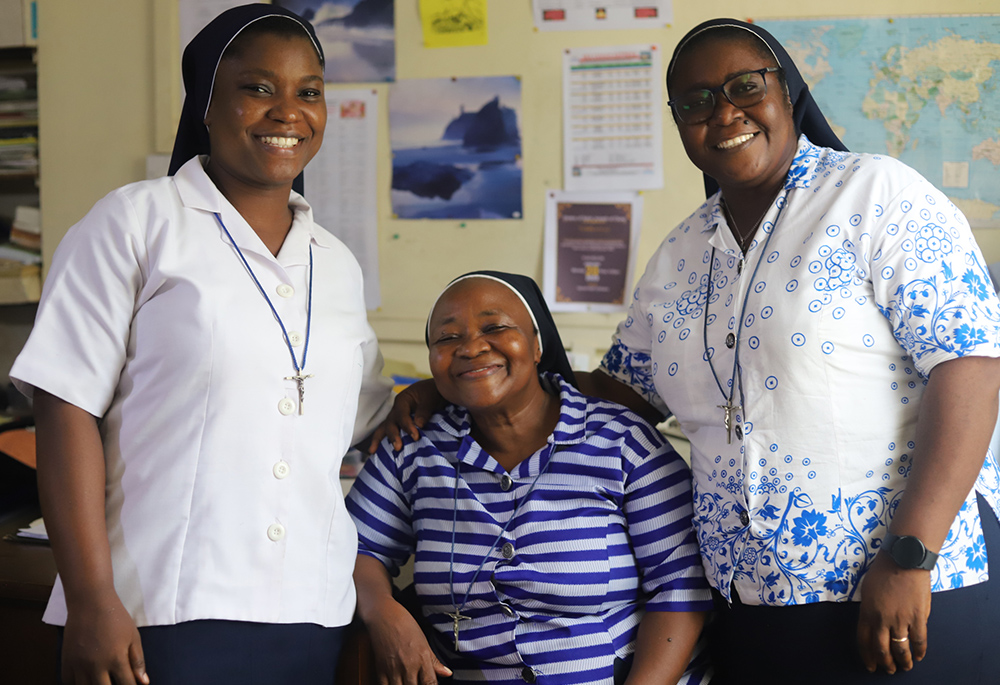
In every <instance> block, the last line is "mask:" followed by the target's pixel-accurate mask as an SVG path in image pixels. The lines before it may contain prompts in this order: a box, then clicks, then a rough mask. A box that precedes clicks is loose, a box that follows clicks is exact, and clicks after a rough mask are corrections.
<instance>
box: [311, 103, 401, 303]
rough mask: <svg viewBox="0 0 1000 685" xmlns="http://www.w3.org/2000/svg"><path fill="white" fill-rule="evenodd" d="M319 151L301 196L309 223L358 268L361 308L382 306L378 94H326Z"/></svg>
mask: <svg viewBox="0 0 1000 685" xmlns="http://www.w3.org/2000/svg"><path fill="white" fill-rule="evenodd" d="M326 105H327V109H328V111H329V114H328V117H327V122H326V134H325V135H324V138H323V147H321V148H320V151H319V152H318V153H317V154H316V156H315V157H313V159H312V161H311V162H309V166H307V167H306V170H305V177H306V184H305V196H306V199H307V200H309V204H310V205H312V208H313V218H314V219H315V220H316V223H318V224H319V225H320V226H322V227H323V228H325V229H327V230H328V231H330V233H332V234H334V235H335V236H337V238H339V239H340V240H341V241H342V242H343V243H344V244H345V245H347V247H349V248H350V250H351V252H353V253H354V256H355V257H356V258H357V260H358V262H359V263H360V264H361V271H362V273H363V274H364V277H365V305H366V306H367V307H368V309H377V308H378V306H379V305H380V304H381V302H382V296H381V292H380V290H379V272H378V215H377V210H376V184H377V181H376V169H377V168H376V154H377V149H376V146H377V134H378V127H377V121H378V94H377V92H376V91H375V90H370V89H363V90H362V89H352V90H333V89H328V90H327V91H326Z"/></svg>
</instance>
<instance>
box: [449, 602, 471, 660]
mask: <svg viewBox="0 0 1000 685" xmlns="http://www.w3.org/2000/svg"><path fill="white" fill-rule="evenodd" d="M446 615H447V616H449V617H450V618H451V620H452V625H451V632H452V634H454V636H455V651H456V652H457V651H458V622H459V621H467V620H469V617H468V616H463V615H462V611H461V610H460V609H456V610H455V613H454V614H446Z"/></svg>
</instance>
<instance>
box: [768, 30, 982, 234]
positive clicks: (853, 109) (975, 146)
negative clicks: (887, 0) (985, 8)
mask: <svg viewBox="0 0 1000 685" xmlns="http://www.w3.org/2000/svg"><path fill="white" fill-rule="evenodd" d="M759 24H760V25H761V26H762V27H764V28H766V29H767V30H768V31H770V32H771V33H772V34H774V36H775V38H777V39H778V40H779V41H780V42H781V43H782V45H784V46H785V48H786V49H787V50H788V53H789V54H790V55H791V56H792V59H793V60H795V63H796V65H797V66H798V68H799V70H800V71H801V72H802V76H803V78H805V80H806V82H807V83H808V84H809V89H810V91H812V93H813V97H814V98H815V99H816V102H817V103H818V104H819V106H820V108H821V109H822V110H823V113H824V114H825V115H826V117H827V119H829V121H830V124H831V126H832V127H833V129H834V131H835V132H836V133H837V135H838V136H839V137H840V139H841V140H843V141H844V143H845V144H846V145H847V147H848V148H849V149H851V150H853V151H857V152H872V153H888V154H890V155H892V156H893V157H896V158H897V159H899V160H901V161H903V162H905V163H906V164H908V165H909V166H911V167H913V168H914V169H916V170H917V171H919V172H920V173H921V174H923V175H924V176H925V177H926V178H927V179H928V180H929V181H930V182H931V183H933V184H934V185H936V186H937V187H938V188H941V189H942V190H943V191H944V192H945V193H946V194H947V195H948V197H950V198H951V200H952V201H953V202H954V203H955V204H956V205H958V207H959V208H960V209H961V210H962V211H963V212H964V213H965V215H966V216H967V217H968V218H969V222H970V223H971V224H972V225H973V226H975V227H1000V15H983V16H940V17H907V18H895V19H887V18H869V19H830V20H816V19H809V20H791V19H790V20H762V21H760V22H759Z"/></svg>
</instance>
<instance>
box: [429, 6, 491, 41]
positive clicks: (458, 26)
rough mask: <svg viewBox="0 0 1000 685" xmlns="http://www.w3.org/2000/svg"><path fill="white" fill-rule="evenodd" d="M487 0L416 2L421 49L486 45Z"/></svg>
mask: <svg viewBox="0 0 1000 685" xmlns="http://www.w3.org/2000/svg"><path fill="white" fill-rule="evenodd" d="M486 11H487V0H420V23H421V24H422V26H423V29H424V46H425V47H428V48H454V47H461V46H465V45H486V44H487V43H488V42H489V38H488V34H487V30H486Z"/></svg>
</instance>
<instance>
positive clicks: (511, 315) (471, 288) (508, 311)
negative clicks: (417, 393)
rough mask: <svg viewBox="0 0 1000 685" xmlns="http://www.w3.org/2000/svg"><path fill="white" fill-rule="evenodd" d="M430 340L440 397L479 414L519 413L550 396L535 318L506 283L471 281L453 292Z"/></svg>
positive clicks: (440, 307) (439, 309)
mask: <svg viewBox="0 0 1000 685" xmlns="http://www.w3.org/2000/svg"><path fill="white" fill-rule="evenodd" d="M428 340H429V345H430V367H431V374H432V375H433V376H434V383H435V385H436V386H437V389H438V392H440V393H441V395H442V396H443V397H444V398H445V399H446V400H448V401H449V402H452V403H454V404H457V405H459V406H462V407H465V408H467V409H469V411H470V412H472V413H473V414H475V413H476V412H478V411H484V410H485V411H506V410H515V411H516V410H517V409H518V408H520V407H526V406H528V404H529V403H530V402H531V400H532V399H534V398H536V397H537V396H536V393H544V392H545V391H544V390H543V389H542V386H541V384H540V383H539V381H538V371H537V368H536V365H537V364H538V362H539V361H540V360H541V357H542V354H541V351H540V350H539V347H538V336H537V335H536V334H535V331H534V326H533V324H532V321H531V315H530V314H529V313H528V310H527V309H526V308H525V306H524V304H523V303H522V302H521V300H520V298H518V296H517V295H516V294H515V293H514V292H513V291H511V290H510V288H508V287H506V286H504V285H502V284H500V283H497V282H495V281H492V280H489V279H486V278H469V279H465V280H462V281H459V282H458V283H456V284H454V285H453V286H451V287H450V288H448V290H446V291H445V293H444V294H443V295H442V296H441V298H440V299H439V300H438V302H437V304H436V305H435V306H434V311H433V312H432V313H431V320H430V327H429V337H428Z"/></svg>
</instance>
